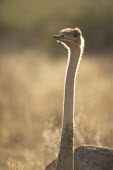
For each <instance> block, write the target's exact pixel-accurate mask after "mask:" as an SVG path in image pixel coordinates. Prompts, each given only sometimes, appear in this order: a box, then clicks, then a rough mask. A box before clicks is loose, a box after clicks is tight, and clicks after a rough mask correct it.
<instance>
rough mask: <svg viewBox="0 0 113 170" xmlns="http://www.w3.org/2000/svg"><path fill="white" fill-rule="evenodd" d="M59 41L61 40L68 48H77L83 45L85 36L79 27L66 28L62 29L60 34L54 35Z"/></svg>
mask: <svg viewBox="0 0 113 170" xmlns="http://www.w3.org/2000/svg"><path fill="white" fill-rule="evenodd" d="M53 38H55V39H56V40H57V41H58V42H61V43H62V44H63V45H64V46H65V47H66V48H67V47H69V48H73V47H74V48H75V47H80V46H81V45H82V41H83V37H82V32H81V31H80V29H79V28H77V27H76V28H66V29H63V30H61V31H60V33H59V35H54V36H53Z"/></svg>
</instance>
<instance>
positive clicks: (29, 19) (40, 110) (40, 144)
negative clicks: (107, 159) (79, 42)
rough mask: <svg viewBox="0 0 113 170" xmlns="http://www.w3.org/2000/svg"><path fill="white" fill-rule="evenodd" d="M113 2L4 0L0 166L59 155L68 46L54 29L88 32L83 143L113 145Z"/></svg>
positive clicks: (24, 167) (79, 118)
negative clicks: (78, 28) (56, 37)
mask: <svg viewBox="0 0 113 170" xmlns="http://www.w3.org/2000/svg"><path fill="white" fill-rule="evenodd" d="M112 8H113V1H112V0H109V2H108V1H106V0H95V1H89V0H81V1H79V0H76V1H73V0H70V1H69V0H62V1H59V0H57V1H55V0H48V1H45V0H32V1H31V0H19V1H17V0H8V1H7V0H0V170H2V169H3V170H7V169H11V170H17V169H19V170H35V169H38V170H41V169H42V168H43V167H44V166H45V165H47V164H48V163H49V162H50V161H51V160H53V159H54V158H56V156H57V153H58V150H59V142H60V129H61V117H62V110H63V104H62V103H63V102H62V101H63V87H64V75H65V67H66V61H67V51H66V49H64V48H63V47H62V46H61V45H60V44H57V43H56V41H55V40H53V39H52V35H54V34H57V33H58V32H59V30H60V29H62V28H66V27H76V26H77V27H80V28H81V30H82V32H83V36H84V38H85V53H84V56H83V59H82V61H81V64H80V68H79V72H78V77H77V86H76V104H75V107H76V109H75V126H76V127H75V147H77V146H79V145H82V144H93V145H99V146H100V145H101V146H106V147H111V148H113V142H112V141H113V95H112V90H113V34H112V30H113V9H112ZM56 144H58V145H56Z"/></svg>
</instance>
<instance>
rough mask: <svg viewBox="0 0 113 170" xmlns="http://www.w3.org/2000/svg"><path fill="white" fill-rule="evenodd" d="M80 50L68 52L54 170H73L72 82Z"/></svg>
mask: <svg viewBox="0 0 113 170" xmlns="http://www.w3.org/2000/svg"><path fill="white" fill-rule="evenodd" d="M80 56H81V49H80V48H75V49H70V50H69V56H68V63H67V68H66V79H65V91H64V115H63V125H62V136H61V144H60V151H59V155H58V162H57V168H56V170H74V138H73V136H74V82H75V81H74V80H75V78H76V73H77V67H78V63H79V60H80Z"/></svg>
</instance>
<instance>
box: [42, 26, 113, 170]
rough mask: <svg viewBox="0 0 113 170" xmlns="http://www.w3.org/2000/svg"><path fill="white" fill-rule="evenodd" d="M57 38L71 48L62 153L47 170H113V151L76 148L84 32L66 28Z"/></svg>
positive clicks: (92, 147) (60, 152) (65, 96)
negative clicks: (77, 86)
mask: <svg viewBox="0 0 113 170" xmlns="http://www.w3.org/2000/svg"><path fill="white" fill-rule="evenodd" d="M53 37H54V38H55V39H56V40H57V41H59V42H61V43H62V44H63V45H64V46H65V47H66V48H67V49H68V63H67V68H66V78H65V90H64V111H63V124H62V134H61V143H60V150H59V154H58V158H57V159H56V160H54V161H53V162H51V163H50V164H49V165H48V166H47V167H46V168H45V170H113V150H111V149H107V148H101V147H95V146H80V147H78V148H76V149H74V88H75V87H74V86H75V83H74V82H75V80H76V75H77V70H78V66H79V62H80V59H81V56H82V53H83V49H84V39H83V37H82V33H81V31H80V29H78V28H75V29H71V28H66V29H63V30H61V31H60V34H59V35H54V36H53Z"/></svg>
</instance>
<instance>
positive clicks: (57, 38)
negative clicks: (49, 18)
mask: <svg viewBox="0 0 113 170" xmlns="http://www.w3.org/2000/svg"><path fill="white" fill-rule="evenodd" d="M53 38H54V39H56V40H60V39H61V35H53Z"/></svg>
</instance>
